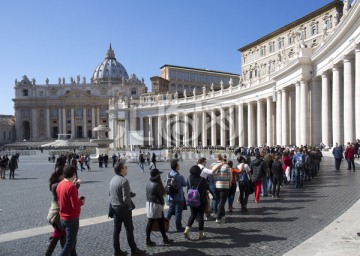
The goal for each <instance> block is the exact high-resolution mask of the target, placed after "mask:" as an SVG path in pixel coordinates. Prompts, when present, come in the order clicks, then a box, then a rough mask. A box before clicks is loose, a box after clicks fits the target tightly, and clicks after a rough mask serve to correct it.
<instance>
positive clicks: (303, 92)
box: [300, 80, 309, 145]
mask: <svg viewBox="0 0 360 256" xmlns="http://www.w3.org/2000/svg"><path fill="white" fill-rule="evenodd" d="M308 92H309V91H308V85H307V81H305V80H301V81H300V132H301V139H300V143H301V144H302V145H305V144H308V138H309V136H308V123H309V108H308V104H309V103H308Z"/></svg>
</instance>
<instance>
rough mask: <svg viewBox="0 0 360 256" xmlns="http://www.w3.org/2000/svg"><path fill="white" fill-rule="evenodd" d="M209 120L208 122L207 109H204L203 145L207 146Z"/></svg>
mask: <svg viewBox="0 0 360 256" xmlns="http://www.w3.org/2000/svg"><path fill="white" fill-rule="evenodd" d="M207 128H208V127H207V122H206V111H205V110H203V112H202V132H201V135H202V138H201V140H202V146H207Z"/></svg>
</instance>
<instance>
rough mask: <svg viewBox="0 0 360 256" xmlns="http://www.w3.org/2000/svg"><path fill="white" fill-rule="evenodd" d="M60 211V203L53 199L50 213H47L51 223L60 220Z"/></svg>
mask: <svg viewBox="0 0 360 256" xmlns="http://www.w3.org/2000/svg"><path fill="white" fill-rule="evenodd" d="M59 211H60V208H59V204H58V203H57V202H55V201H51V205H50V208H49V213H48V215H47V220H48V221H49V222H50V223H51V224H52V223H57V222H58V221H60V216H59Z"/></svg>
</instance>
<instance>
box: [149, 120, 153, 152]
mask: <svg viewBox="0 0 360 256" xmlns="http://www.w3.org/2000/svg"><path fill="white" fill-rule="evenodd" d="M148 118H149V134H148V137H149V146H150V145H152V144H153V132H152V116H149V117H148Z"/></svg>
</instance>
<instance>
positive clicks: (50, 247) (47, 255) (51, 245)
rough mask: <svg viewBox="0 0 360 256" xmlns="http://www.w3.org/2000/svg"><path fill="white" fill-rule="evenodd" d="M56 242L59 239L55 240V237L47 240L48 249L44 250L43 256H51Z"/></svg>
mask: <svg viewBox="0 0 360 256" xmlns="http://www.w3.org/2000/svg"><path fill="white" fill-rule="evenodd" d="M58 241H59V238H56V237H50V238H49V245H48V248H47V249H46V252H45V256H51V254H52V253H53V251H54V250H55V247H56V245H57V243H58Z"/></svg>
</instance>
